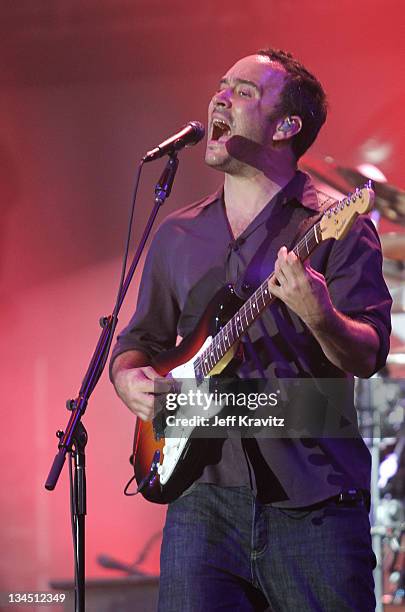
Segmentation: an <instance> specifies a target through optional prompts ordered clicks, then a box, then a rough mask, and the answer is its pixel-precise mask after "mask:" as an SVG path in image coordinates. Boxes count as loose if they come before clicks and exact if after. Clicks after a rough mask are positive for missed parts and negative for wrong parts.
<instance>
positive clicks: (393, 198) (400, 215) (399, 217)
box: [336, 165, 405, 225]
mask: <svg viewBox="0 0 405 612" xmlns="http://www.w3.org/2000/svg"><path fill="white" fill-rule="evenodd" d="M336 171H337V173H338V174H340V175H341V176H343V177H344V178H345V179H346V180H348V181H349V182H350V183H352V184H353V185H355V186H360V185H362V184H364V183H365V182H367V180H368V178H367V177H366V176H364V174H361V172H359V171H358V170H356V169H354V168H345V167H343V166H338V165H336ZM373 191H374V193H375V195H376V199H375V206H376V208H377V210H378V211H379V212H380V213H381V214H382V216H383V217H385V218H386V219H389V220H390V221H393V222H394V223H401V224H404V225H405V191H403V190H402V189H399V188H398V187H394V185H390V184H389V183H379V182H377V181H373Z"/></svg>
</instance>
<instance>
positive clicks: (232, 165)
mask: <svg viewBox="0 0 405 612" xmlns="http://www.w3.org/2000/svg"><path fill="white" fill-rule="evenodd" d="M286 77H287V73H286V71H285V70H284V68H283V67H282V66H281V65H280V64H278V63H277V62H274V61H272V60H270V59H269V58H267V57H264V56H261V55H249V56H248V57H244V58H243V59H241V60H239V61H238V62H236V64H235V65H234V66H232V68H231V69H230V70H228V72H227V73H226V74H225V76H224V77H223V78H222V79H221V81H220V83H219V88H218V91H217V92H216V93H215V94H214V96H213V98H212V100H211V102H210V105H209V108H208V126H209V132H208V142H207V150H206V155H205V161H206V163H207V164H208V165H209V166H212V167H214V168H217V169H218V170H222V171H224V172H227V173H229V174H236V173H238V172H242V171H243V166H246V164H245V163H244V162H242V161H240V159H239V160H238V159H236V158H235V157H232V156H231V154H230V153H229V151H228V149H231V147H230V146H228V147H227V143H229V142H230V139H231V138H233V137H235V136H240V137H243V138H244V139H248V140H249V141H251V142H252V141H253V143H257V145H259V147H257V148H258V149H259V148H262V147H265V148H269V147H270V148H271V147H272V146H273V134H274V132H275V129H276V125H277V123H278V122H279V118H278V119H275V118H273V116H274V111H275V110H276V108H277V105H278V103H279V100H280V94H281V92H282V89H283V87H284V84H285V81H286ZM234 140H236V139H235V138H234Z"/></svg>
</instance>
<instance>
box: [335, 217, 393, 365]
mask: <svg viewBox="0 0 405 612" xmlns="http://www.w3.org/2000/svg"><path fill="white" fill-rule="evenodd" d="M325 278H326V282H327V284H328V288H329V292H330V295H331V299H332V302H333V304H334V306H335V308H336V309H337V310H338V311H340V312H341V313H343V314H345V315H347V316H348V317H350V318H351V319H354V320H356V321H362V322H364V323H368V324H369V325H371V326H372V327H373V328H374V329H375V330H376V332H377V334H378V336H379V339H380V347H379V351H378V354H377V359H376V369H375V371H378V370H380V369H381V368H382V367H383V366H384V365H385V362H386V359H387V354H388V351H389V345H390V334H391V315H390V313H391V305H392V299H391V295H390V293H389V291H388V288H387V285H386V283H385V280H384V277H383V274H382V254H381V245H380V240H379V238H378V234H377V231H376V229H375V227H374V225H373V223H372V221H371V220H370V219H369V218H368V217H366V216H363V215H362V216H360V217H359V218H358V219H357V220H356V221H355V223H354V225H353V227H352V228H351V230H350V231H349V232H348V234H347V236H346V237H345V238H344V239H343V240H337V241H334V243H333V246H332V249H331V256H330V257H329V259H328V265H327V269H326V274H325Z"/></svg>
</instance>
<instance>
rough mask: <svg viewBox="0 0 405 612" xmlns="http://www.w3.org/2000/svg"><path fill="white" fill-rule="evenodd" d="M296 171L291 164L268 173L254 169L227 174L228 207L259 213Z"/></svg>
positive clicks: (225, 197)
mask: <svg viewBox="0 0 405 612" xmlns="http://www.w3.org/2000/svg"><path fill="white" fill-rule="evenodd" d="M295 172H296V168H295V167H293V166H289V167H286V168H284V169H280V170H279V171H278V172H272V173H271V174H270V173H269V174H268V175H265V174H264V173H263V172H262V171H253V169H252V172H251V173H249V174H247V175H241V174H238V175H236V174H225V183H224V200H225V206H226V208H227V209H228V210H229V211H231V210H232V211H235V210H240V211H245V212H246V213H250V214H251V215H257V214H258V213H259V212H260V211H261V210H262V209H263V208H264V207H265V206H266V204H267V203H268V202H269V201H270V200H271V199H272V198H273V197H274V196H275V195H276V194H277V193H278V192H279V191H281V189H283V188H284V187H285V186H286V185H287V183H289V182H290V180H291V179H292V178H293V176H294V174H295Z"/></svg>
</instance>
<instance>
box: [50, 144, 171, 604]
mask: <svg viewBox="0 0 405 612" xmlns="http://www.w3.org/2000/svg"><path fill="white" fill-rule="evenodd" d="M144 162H145V158H143V159H142V161H141V166H140V169H141V168H142V165H143V163H144ZM178 165H179V160H178V158H177V154H176V152H175V151H173V152H172V154H171V155H170V157H169V160H168V162H167V164H166V166H165V168H164V170H163V172H162V175H161V177H160V179H159V181H158V183H157V184H156V187H155V200H154V207H153V210H152V212H151V214H150V216H149V219H148V221H147V224H146V227H145V229H144V232H143V234H142V237H141V241H140V243H139V246H138V248H137V250H136V253H135V255H134V258H133V261H132V264H131V266H130V268H129V270H128V273H127V275H126V277H125V280H124V282H123V284H122V288H121V290H120V291H119V294H118V297H117V303H116V306H115V308H114V311H113V314H112V315H110V316H108V317H102V318H101V319H100V325H101V327H102V331H101V335H100V338H99V340H98V342H97V345H96V348H95V350H94V353H93V356H92V358H91V361H90V365H89V367H88V369H87V372H86V375H85V377H84V379H83V382H82V385H81V387H80V391H79V394H78V396H77V397H76V399H74V400H68V401H67V403H66V405H67V408H68V410H71V412H72V414H71V415H70V418H69V421H68V424H67V426H66V428H65V431H64V432H63V431H57V432H56V435H57V437H58V438H59V444H58V449H59V450H58V453H57V455H56V456H55V458H54V460H53V463H52V466H51V469H50V471H49V474H48V478H47V480H46V483H45V488H46V489H47V490H48V491H53V490H54V488H55V486H56V484H57V481H58V479H59V476H60V473H61V471H62V468H63V465H64V463H65V459H66V453H70V455H71V456H72V455H73V456H74V466H75V479H74V487H73V496H72V497H73V499H72V512H73V517H72V518H73V527H74V536H75V537H74V547H75V612H84V611H85V556H84V551H85V538H84V535H85V515H86V473H85V463H86V461H85V447H86V443H87V439H88V436H87V432H86V429H85V427H84V425H83V424H82V422H81V418H82V416H83V415H84V413H85V411H86V407H87V404H88V400H89V398H90V395H91V394H92V392H93V391H94V389H95V387H96V385H97V382H98V380H99V379H100V376H101V374H102V372H103V370H104V367H105V364H106V362H107V357H108V353H109V349H110V346H111V341H112V338H113V335H114V332H115V328H116V326H117V323H118V313H119V311H120V309H121V306H122V303H123V301H124V298H125V296H126V293H127V291H128V288H129V285H130V283H131V280H132V278H133V275H134V272H135V270H136V267H137V265H138V262H139V259H140V257H141V255H142V252H143V249H144V247H145V244H146V241H147V239H148V237H149V234H150V231H151V229H152V226H153V223H154V221H155V219H156V216H157V214H158V211H159V209H160V207H161V206H162V205H163V204H164V202H165V200H166V198H168V197H169V195H170V192H171V190H172V186H173V181H174V178H175V175H176V171H177V168H178Z"/></svg>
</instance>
